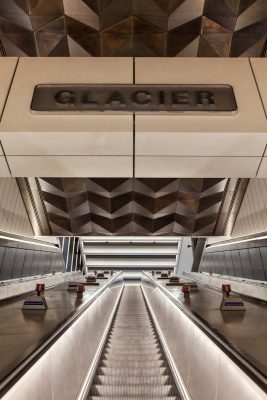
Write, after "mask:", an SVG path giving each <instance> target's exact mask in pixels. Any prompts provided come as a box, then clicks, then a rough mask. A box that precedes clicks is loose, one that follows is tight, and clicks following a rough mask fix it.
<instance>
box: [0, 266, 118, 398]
mask: <svg viewBox="0 0 267 400" xmlns="http://www.w3.org/2000/svg"><path fill="white" fill-rule="evenodd" d="M120 275H122V271H120V272H118V273H117V274H115V275H114V276H113V277H112V278H111V279H110V280H109V281H108V282H107V283H106V284H105V285H103V286H101V287H100V288H99V290H97V291H96V292H95V293H94V294H93V295H92V297H90V298H89V299H88V300H86V301H85V302H84V303H83V304H82V306H80V308H78V309H77V310H76V311H75V312H74V314H72V315H71V316H70V317H69V318H68V319H67V321H65V322H63V323H62V324H61V325H60V326H59V327H58V328H57V329H56V330H55V331H54V332H53V333H52V334H51V335H50V336H49V338H47V339H45V340H44V342H43V343H41V344H40V345H39V346H38V347H37V349H35V350H33V352H32V353H31V354H29V355H28V356H27V357H26V358H25V359H24V360H23V361H22V362H21V363H19V364H18V365H17V366H16V367H15V368H14V369H13V371H11V372H10V373H9V374H8V375H7V376H6V377H5V378H3V379H2V380H1V382H0V398H1V397H2V396H3V395H4V394H5V393H6V392H7V391H8V390H9V389H10V388H11V386H13V385H14V384H15V383H16V382H17V381H18V380H19V379H20V378H21V377H22V375H24V374H25V373H26V372H27V371H28V370H29V369H30V368H31V366H32V365H33V364H34V363H36V361H38V359H39V358H41V356H42V355H43V354H44V353H45V352H47V351H48V350H49V349H50V347H51V346H52V345H53V344H54V343H55V342H56V341H57V340H58V339H59V338H60V337H61V336H62V335H63V334H64V332H65V331H66V330H67V329H69V328H70V327H71V325H72V324H73V323H74V322H75V321H76V320H77V319H78V318H80V316H81V315H82V314H83V313H84V312H85V311H86V310H87V309H88V308H89V307H90V306H91V304H92V303H93V302H94V301H96V299H97V298H98V297H99V296H101V294H102V293H103V292H104V291H105V290H106V289H107V288H108V287H110V286H111V284H112V283H113V282H115V281H116V280H117V279H118V277H119V276H120Z"/></svg>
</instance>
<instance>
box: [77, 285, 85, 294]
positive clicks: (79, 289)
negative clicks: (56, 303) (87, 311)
mask: <svg viewBox="0 0 267 400" xmlns="http://www.w3.org/2000/svg"><path fill="white" fill-rule="evenodd" d="M84 291H85V287H84V284H83V283H79V284H78V285H77V287H76V293H77V297H82V296H83V292H84Z"/></svg>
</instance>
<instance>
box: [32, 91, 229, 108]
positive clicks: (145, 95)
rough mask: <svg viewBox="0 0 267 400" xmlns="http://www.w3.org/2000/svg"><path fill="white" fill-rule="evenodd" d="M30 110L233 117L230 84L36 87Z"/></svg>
mask: <svg viewBox="0 0 267 400" xmlns="http://www.w3.org/2000/svg"><path fill="white" fill-rule="evenodd" d="M31 110H32V111H33V112H39V113H57V114H61V113H67V114H71V113H75V112H76V113H81V112H84V113H98V112H110V113H124V112H126V113H129V112H130V113H131V112H136V113H152V112H153V113H162V112H165V113H189V114H195V113H197V114H199V113H200V114H213V113H214V112H215V113H220V114H232V113H235V112H236V111H237V104H236V100H235V95H234V91H233V88H232V86H230V85H111V84H109V85H90V84H85V85H80V84H79V85H70V84H66V85H55V84H53V85H47V84H44V85H37V86H36V87H35V89H34V93H33V99H32V104H31Z"/></svg>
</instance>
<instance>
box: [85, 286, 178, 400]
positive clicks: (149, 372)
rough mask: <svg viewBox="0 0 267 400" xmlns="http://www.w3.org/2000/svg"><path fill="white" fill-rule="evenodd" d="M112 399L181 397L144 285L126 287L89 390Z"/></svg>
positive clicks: (92, 398) (92, 397) (98, 398)
mask: <svg viewBox="0 0 267 400" xmlns="http://www.w3.org/2000/svg"><path fill="white" fill-rule="evenodd" d="M108 399H113V400H114V399H121V400H130V399H136V400H137V399H147V400H152V399H153V400H157V399H158V400H159V399H161V400H165V399H166V400H178V399H180V396H179V394H178V391H177V388H176V386H175V383H174V380H173V377H172V375H171V372H170V369H169V366H168V364H167V360H166V358H165V355H164V353H163V350H162V347H161V344H160V342H159V339H158V336H157V332H156V330H155V327H154V324H153V321H152V318H151V316H150V314H149V311H148V308H147V306H146V303H145V300H144V297H143V294H142V291H141V288H140V286H128V285H126V286H125V288H124V291H123V294H122V297H121V300H120V303H119V306H118V308H117V311H116V314H115V317H114V320H113V323H112V326H111V329H110V332H109V335H108V338H107V342H106V344H105V347H104V351H103V353H102V356H101V359H100V362H99V365H98V368H97V371H96V375H95V377H94V380H93V384H92V386H91V389H90V392H89V397H88V400H108Z"/></svg>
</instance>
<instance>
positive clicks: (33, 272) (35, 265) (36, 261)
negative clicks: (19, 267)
mask: <svg viewBox="0 0 267 400" xmlns="http://www.w3.org/2000/svg"><path fill="white" fill-rule="evenodd" d="M40 253H41V252H40V251H35V252H34V254H33V261H32V268H31V276H34V275H38V273H39V259H40Z"/></svg>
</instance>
